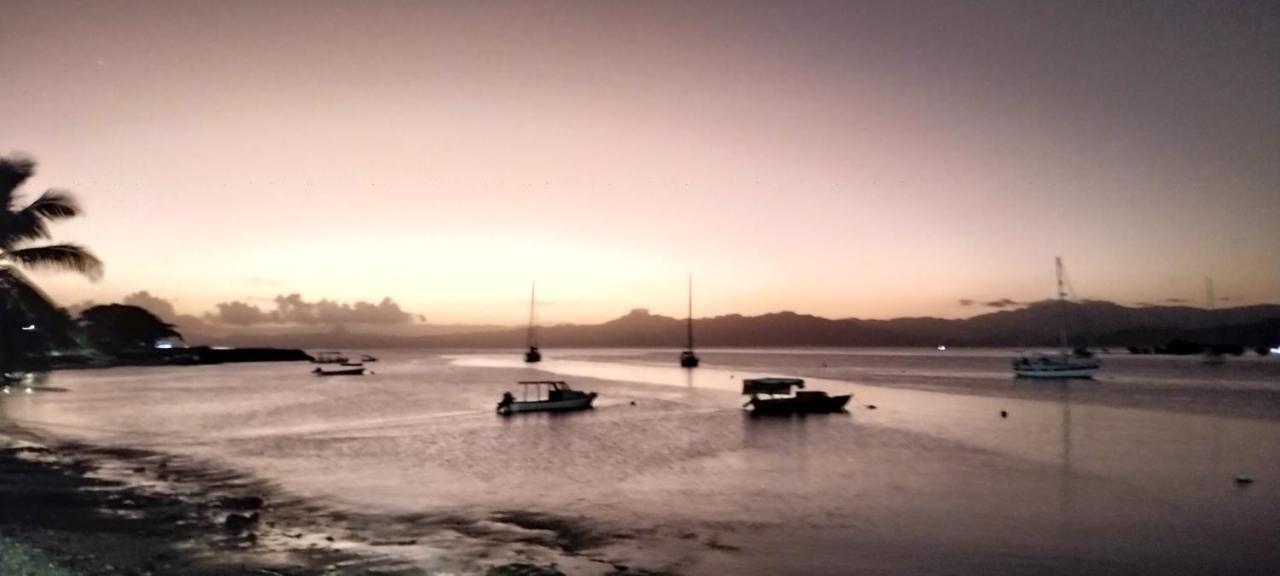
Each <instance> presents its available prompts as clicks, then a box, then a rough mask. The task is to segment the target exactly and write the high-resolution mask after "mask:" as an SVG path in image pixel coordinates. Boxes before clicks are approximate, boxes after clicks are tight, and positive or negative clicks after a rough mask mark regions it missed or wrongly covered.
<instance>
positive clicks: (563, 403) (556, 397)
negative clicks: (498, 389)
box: [497, 380, 596, 416]
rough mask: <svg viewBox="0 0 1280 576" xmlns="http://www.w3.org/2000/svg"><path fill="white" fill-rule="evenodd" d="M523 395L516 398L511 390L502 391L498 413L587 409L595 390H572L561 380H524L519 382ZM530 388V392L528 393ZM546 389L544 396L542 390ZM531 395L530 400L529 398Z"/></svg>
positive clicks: (592, 400)
mask: <svg viewBox="0 0 1280 576" xmlns="http://www.w3.org/2000/svg"><path fill="white" fill-rule="evenodd" d="M519 384H520V386H521V388H522V392H523V395H522V397H521V399H519V400H517V399H516V397H515V395H514V394H512V393H511V392H504V393H503V394H502V400H501V401H500V402H498V408H497V410H498V414H501V415H503V416H506V415H508V414H515V413H517V412H570V411H573V410H587V409H589V408H591V403H592V402H594V401H595V399H596V393H595V392H583V391H581V390H574V389H573V388H570V387H569V385H568V384H566V383H565V382H564V381H561V380H524V381H521V382H519ZM530 389H532V394H530ZM544 389H545V390H546V395H545V397H544V396H543V392H542V391H543V390H544ZM530 396H532V398H533V399H532V400H531V399H530Z"/></svg>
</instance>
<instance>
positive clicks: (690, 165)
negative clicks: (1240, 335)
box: [0, 0, 1280, 324]
mask: <svg viewBox="0 0 1280 576" xmlns="http://www.w3.org/2000/svg"><path fill="white" fill-rule="evenodd" d="M0 8H2V10H3V15H2V16H0V82H2V84H0V154H9V153H16V152H21V153H26V154H29V155H31V156H32V157H34V158H35V159H37V160H38V161H39V162H40V166H39V168H40V173H39V174H38V175H37V177H36V178H35V179H34V180H33V181H32V182H30V183H29V184H28V187H27V189H26V192H27V194H28V196H33V195H35V194H38V193H39V192H41V191H43V190H44V189H45V188H49V187H63V188H69V189H71V190H73V191H75V192H76V193H78V194H79V196H80V198H81V200H82V201H83V203H84V205H85V207H86V210H87V215H86V216H85V217H83V218H81V219H79V220H78V221H73V222H68V223H65V224H61V225H60V226H58V227H57V228H56V229H55V234H56V237H57V238H58V239H59V240H68V241H76V242H81V243H84V244H86V245H88V246H90V247H91V248H92V249H93V250H94V251H95V252H96V253H97V255H98V256H99V257H101V258H102V259H103V261H104V262H105V264H106V275H105V277H104V278H103V279H102V280H101V281H99V282H96V283H94V282H90V281H88V280H86V279H83V278H80V277H77V276H74V275H67V274H45V273H41V274H38V275H36V279H37V281H38V282H39V283H40V284H41V285H42V286H43V287H45V288H46V290H47V291H49V292H50V293H51V294H52V295H53V296H54V297H55V298H56V299H58V300H59V301H60V302H63V303H66V304H70V303H73V302H79V301H83V300H90V299H91V300H95V301H98V302H106V301H113V300H118V299H119V298H121V297H123V296H124V295H125V294H128V293H131V292H136V291H138V290H146V291H148V292H150V293H151V294H154V295H157V296H160V297H162V298H165V299H168V300H171V301H173V302H174V303H175V305H176V306H177V308H178V309H179V311H182V312H186V313H192V314H199V313H204V312H206V311H209V310H212V309H214V307H215V305H216V304H217V303H219V302H228V301H241V302H245V303H249V304H253V305H257V306H261V307H263V308H264V309H269V308H271V307H272V306H273V304H272V302H271V299H272V298H273V297H275V296H276V295H278V294H290V293H299V294H301V295H302V296H303V297H304V298H306V299H308V300H319V299H329V300H336V301H341V302H354V301H360V300H365V301H372V302H377V301H380V300H381V299H382V298H383V297H391V298H392V299H394V300H395V301H396V302H397V303H399V305H400V306H401V307H402V308H403V309H404V310H406V311H409V312H411V313H413V314H422V315H425V316H426V317H427V318H428V319H429V320H430V321H431V322H438V323H473V322H485V323H510V324H515V323H519V322H522V321H523V320H524V315H525V314H526V313H527V298H528V290H529V283H530V281H532V280H535V279H536V280H537V282H538V291H539V295H540V297H541V299H543V300H545V301H546V304H545V305H544V306H543V308H542V311H541V316H542V317H543V319H544V320H546V321H547V322H595V321H601V320H607V319H609V318H612V317H615V316H617V315H620V314H622V313H625V312H626V311H627V310H629V309H631V308H637V307H644V308H649V309H651V310H653V311H654V312H656V313H665V314H670V315H682V314H683V313H684V298H685V292H684V290H685V282H686V278H687V275H688V274H690V273H692V274H693V275H694V278H695V282H696V291H697V292H696V296H697V299H696V306H697V314H698V315H699V316H703V315H715V314H725V313H732V312H738V313H744V314H758V313H763V312H769V311H777V310H795V311H798V312H806V313H812V314H818V315H823V316H829V317H848V316H859V317H875V318H887V317H894V316H903V315H938V316H948V317H955V316H967V315H973V314H977V313H980V312H984V311H988V310H990V308H987V307H985V306H983V305H982V303H983V302H987V301H993V300H998V299H1006V298H1007V299H1012V300H1015V301H1027V300H1037V299H1042V298H1049V297H1051V296H1052V295H1053V293H1054V287H1053V257H1054V256H1055V255H1061V256H1062V257H1063V258H1064V259H1065V261H1066V263H1067V267H1068V270H1069V273H1070V275H1071V280H1072V283H1073V285H1074V287H1075V290H1076V292H1077V293H1078V295H1079V296H1081V297H1086V298H1099V299H1110V300H1115V301H1118V302H1122V303H1128V304H1136V303H1140V302H1148V303H1161V302H1165V301H1167V300H1169V299H1182V300H1187V301H1190V302H1192V303H1194V304H1196V305H1203V303H1204V294H1203V290H1204V288H1203V286H1204V278H1205V277H1206V276H1210V277H1213V278H1214V280H1215V283H1216V287H1217V292H1218V294H1219V295H1220V296H1223V297H1226V298H1229V299H1230V300H1231V303H1255V302H1277V301H1280V4H1278V3H1275V2H1242V3H1235V2H1228V1H1213V2H1203V3H1151V2H1125V3H1104V2H1081V3H1063V4H1062V5H1061V6H1056V7H1055V6H1051V5H1050V4H1049V3H1045V2H1024V1H1015V2H995V1H991V2H972V3H970V2H924V3H919V4H915V3H911V2H898V1H895V2H883V3H873V2H798V3H790V2H745V1H744V2H706V1H697V2H670V3H668V2H651V1H635V2H581V3H571V2H510V3H506V2H439V3H427V2H360V3H357V2H318V1H306V2H283V1H272V2H242V3H238V2H191V3H187V2H173V1H160V2H123V1H121V2H116V1H112V2H88V3H80V2H75V3H69V2H67V3H64V2H49V1H43V0H42V1H24V0H0ZM962 299H968V300H974V301H976V303H975V304H973V305H969V306H965V305H962V304H961V303H960V300H962Z"/></svg>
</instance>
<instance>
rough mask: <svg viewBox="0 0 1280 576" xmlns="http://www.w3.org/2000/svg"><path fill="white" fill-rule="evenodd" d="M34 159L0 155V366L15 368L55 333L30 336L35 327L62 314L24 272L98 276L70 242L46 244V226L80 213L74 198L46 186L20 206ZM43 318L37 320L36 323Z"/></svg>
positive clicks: (48, 325) (49, 324) (89, 257)
mask: <svg viewBox="0 0 1280 576" xmlns="http://www.w3.org/2000/svg"><path fill="white" fill-rule="evenodd" d="M35 168H36V163H35V161H33V160H31V159H29V158H24V157H8V158H0V370H3V371H6V372H7V371H11V370H13V369H15V368H21V367H22V365H23V364H24V363H25V360H26V357H27V356H28V355H29V354H30V353H31V352H33V348H35V347H36V345H37V344H38V343H41V342H46V343H47V342H48V341H49V340H50V339H51V338H56V336H52V337H51V336H49V335H44V336H41V335H38V334H31V332H39V331H40V330H41V326H42V325H43V326H44V329H45V330H52V329H54V328H55V326H59V325H65V322H62V320H63V319H65V318H66V314H65V313H64V312H62V311H61V310H59V309H58V308H57V307H56V306H54V304H53V303H52V302H51V301H50V300H49V298H48V297H47V296H45V295H44V293H43V292H41V291H40V290H39V289H38V288H36V286H35V284H34V283H33V282H31V280H30V279H29V278H27V277H26V275H24V274H23V273H22V269H27V270H40V269H49V270H67V271H72V272H79V273H80V274H83V275H85V276H87V277H89V278H90V279H92V280H97V279H98V278H99V277H101V276H102V262H101V261H100V260H98V258H97V257H96V256H94V255H93V254H92V253H90V252H89V251H88V250H86V249H85V248H84V247H82V246H79V245H76V244H66V243H46V244H39V242H41V241H43V240H49V239H51V238H52V235H51V234H50V233H49V224H50V223H52V222H54V221H57V220H64V219H67V218H72V217H75V216H78V215H80V213H81V210H80V205H79V203H78V202H77V201H76V199H75V197H74V196H73V195H72V194H71V193H70V192H67V191H64V190H47V191H45V192H44V193H43V194H41V195H40V196H39V197H38V198H36V199H35V200H34V201H32V202H30V203H27V204H25V205H23V202H22V201H21V197H20V192H19V188H21V187H22V185H23V183H25V182H26V181H27V180H28V179H30V178H31V176H32V175H34V174H35ZM42 321H43V322H42Z"/></svg>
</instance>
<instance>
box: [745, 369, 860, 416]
mask: <svg viewBox="0 0 1280 576" xmlns="http://www.w3.org/2000/svg"><path fill="white" fill-rule="evenodd" d="M792 388H797V389H799V388H804V380H802V379H800V378H748V379H746V380H743V381H742V393H743V394H747V395H750V396H751V399H750V400H748V401H747V403H746V404H744V405H743V407H744V408H746V407H750V408H751V413H752V414H759V415H772V414H780V415H786V414H827V413H831V412H840V411H843V410H844V406H845V404H848V403H849V399H850V398H852V395H849V394H845V395H841V396H829V395H827V393H826V392H823V391H821V390H796V393H795V395H790V394H791V389H792Z"/></svg>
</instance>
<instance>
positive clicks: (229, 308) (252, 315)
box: [208, 301, 279, 326]
mask: <svg viewBox="0 0 1280 576" xmlns="http://www.w3.org/2000/svg"><path fill="white" fill-rule="evenodd" d="M208 318H209V319H210V320H212V321H214V322H221V323H223V324H233V325H236V326H249V325H252V324H265V323H269V322H276V321H278V318H279V316H278V315H277V314H274V313H269V312H263V311H262V309H261V308H258V307H257V306H254V305H253V304H245V303H244V302H240V301H233V302H219V303H218V312H217V313H216V314H210V315H209V316H208Z"/></svg>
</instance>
